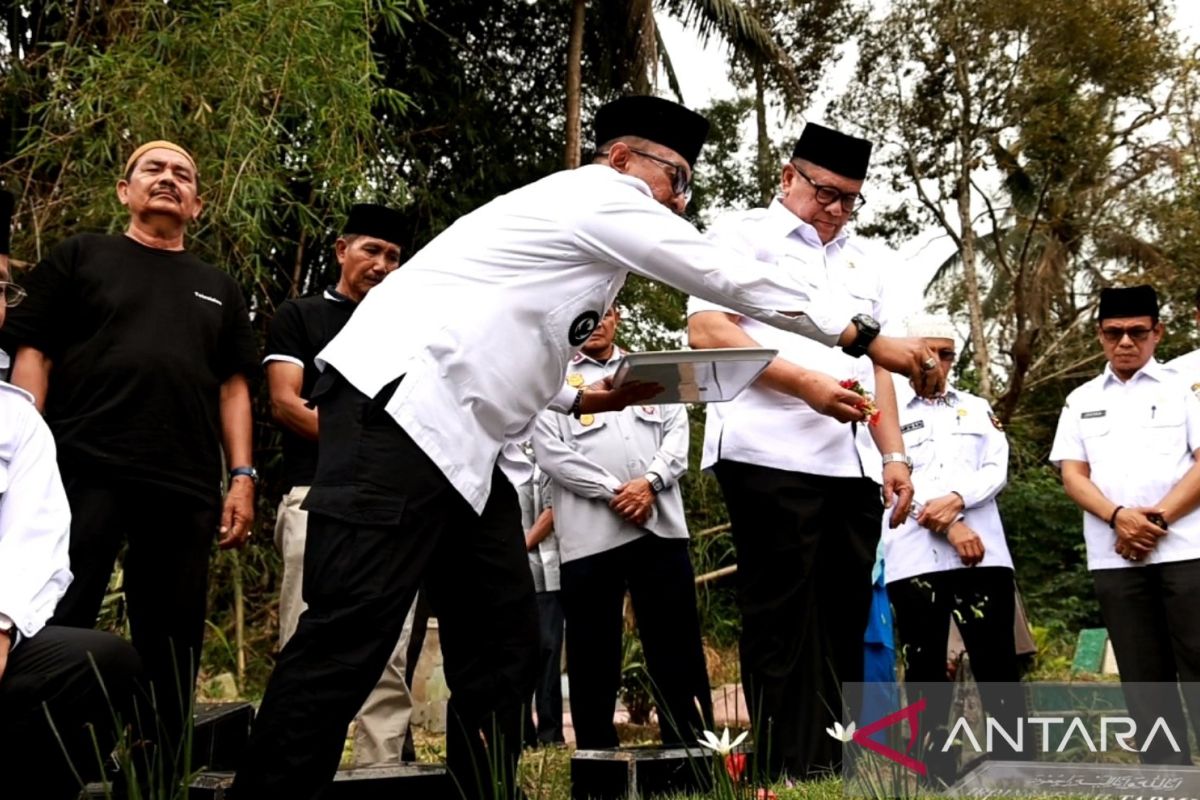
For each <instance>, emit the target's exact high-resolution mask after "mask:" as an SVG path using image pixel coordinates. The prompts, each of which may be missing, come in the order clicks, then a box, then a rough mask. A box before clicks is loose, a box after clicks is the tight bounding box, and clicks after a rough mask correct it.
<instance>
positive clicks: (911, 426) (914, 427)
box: [900, 419, 925, 433]
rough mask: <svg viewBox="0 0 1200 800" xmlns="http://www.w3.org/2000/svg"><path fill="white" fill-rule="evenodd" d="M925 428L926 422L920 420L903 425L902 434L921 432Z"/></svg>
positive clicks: (901, 427)
mask: <svg viewBox="0 0 1200 800" xmlns="http://www.w3.org/2000/svg"><path fill="white" fill-rule="evenodd" d="M924 427H925V420H923V419H919V420H917V421H916V422H910V423H908V424H907V425H901V426H900V432H901V433H911V432H912V431H919V430H921V428H924Z"/></svg>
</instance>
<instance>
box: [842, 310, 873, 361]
mask: <svg viewBox="0 0 1200 800" xmlns="http://www.w3.org/2000/svg"><path fill="white" fill-rule="evenodd" d="M850 322H851V323H853V325H854V327H855V328H857V329H858V335H857V336H855V337H854V341H853V342H851V343H850V344H848V345H846V346H845V347H843V348H842V352H843V353H845V354H846V355H848V356H850V357H851V358H859V357H860V356H865V355H866V354H867V348H869V347H870V346H871V342H873V341H875V337H876V336H878V335H879V322H878V321H877V320H875V318H874V317H870V316H867V315H866V314H856V315H854V318H853V319H851V320H850Z"/></svg>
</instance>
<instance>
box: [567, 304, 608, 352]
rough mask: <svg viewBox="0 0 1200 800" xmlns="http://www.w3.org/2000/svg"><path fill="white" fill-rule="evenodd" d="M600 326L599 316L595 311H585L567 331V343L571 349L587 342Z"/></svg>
mask: <svg viewBox="0 0 1200 800" xmlns="http://www.w3.org/2000/svg"><path fill="white" fill-rule="evenodd" d="M599 324H600V314H599V313H598V312H596V311H585V312H583V313H582V314H580V315H579V316H578V317H576V318H575V319H574V320H573V321H572V322H571V327H570V328H568V329H567V341H568V342H570V343H571V346H572V347H579V345H581V344H583V343H584V342H586V341H587V340H588V337H589V336H591V335H592V331H594V330H596V326H597V325H599Z"/></svg>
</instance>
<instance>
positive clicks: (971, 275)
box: [954, 52, 992, 401]
mask: <svg viewBox="0 0 1200 800" xmlns="http://www.w3.org/2000/svg"><path fill="white" fill-rule="evenodd" d="M954 55H955V59H954V62H955V66H954V84H955V88H956V89H957V90H958V97H959V103H960V104H961V105H960V107H959V109H958V113H959V114H960V115H961V117H960V119H959V123H958V187H957V189H958V197H957V198H956V199H957V206H958V227H959V230H960V231H961V234H960V236H961V240H960V250H961V256H962V267H963V281H964V282H965V283H966V285H967V286H966V288H967V312H968V314H969V316H970V320H971V349H972V351H973V353H972V355H973V356H974V361H975V369H976V370H978V372H979V394H980V395H982V396H983V397H984V399H986V400H988V401H991V399H992V372H991V357H990V352H989V347H988V340H987V334H986V333H985V332H984V330H983V300H982V299H981V298H980V293H979V275H978V273H977V271H976V269H975V227H974V221H973V220H972V218H971V166H972V165H971V161H972V152H971V146H972V143H973V142H974V140H975V135H976V131H975V130H974V129H973V127H972V120H973V119H974V118H975V116H974V115H975V111H974V107H973V103H972V94H971V86H970V81H969V80H968V79H967V74H966V71H965V69H964V67H963V63H964V59H962V58H960V57H959V56H960V54H959V53H957V52H956V53H955V54H954Z"/></svg>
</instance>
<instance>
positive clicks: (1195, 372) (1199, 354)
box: [1167, 289, 1200, 397]
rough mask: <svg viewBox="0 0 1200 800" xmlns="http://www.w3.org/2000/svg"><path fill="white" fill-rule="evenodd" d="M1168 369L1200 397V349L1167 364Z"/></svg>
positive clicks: (1199, 311) (1199, 308)
mask: <svg viewBox="0 0 1200 800" xmlns="http://www.w3.org/2000/svg"><path fill="white" fill-rule="evenodd" d="M1194 313H1195V317H1196V324H1198V325H1200V289H1197V290H1196V310H1195V312H1194ZM1167 369H1169V370H1171V371H1172V372H1174V373H1175V374H1176V375H1178V376H1179V377H1180V378H1182V379H1183V381H1184V383H1185V384H1186V385H1187V386H1188V387H1190V388H1191V390H1192V391H1193V392H1194V393H1195V394H1196V396H1197V397H1200V349H1197V350H1193V351H1192V352H1190V353H1184V354H1183V355H1181V356H1179V357H1178V358H1173V359H1171V360H1170V361H1168V362H1167Z"/></svg>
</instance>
